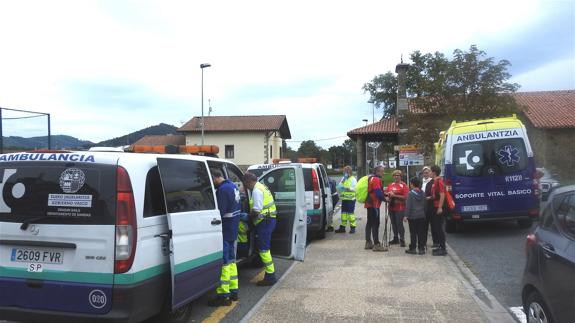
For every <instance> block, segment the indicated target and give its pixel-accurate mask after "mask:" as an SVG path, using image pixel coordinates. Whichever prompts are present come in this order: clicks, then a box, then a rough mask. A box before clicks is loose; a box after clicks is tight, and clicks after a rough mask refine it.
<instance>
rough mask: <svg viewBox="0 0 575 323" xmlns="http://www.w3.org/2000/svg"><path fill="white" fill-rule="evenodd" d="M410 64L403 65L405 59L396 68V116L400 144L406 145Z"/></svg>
mask: <svg viewBox="0 0 575 323" xmlns="http://www.w3.org/2000/svg"><path fill="white" fill-rule="evenodd" d="M408 68H409V64H405V63H403V58H402V60H401V63H399V64H397V65H396V66H395V73H397V111H396V112H395V116H396V118H397V127H398V128H399V138H398V139H399V144H400V145H405V144H407V143H406V142H404V141H403V139H404V138H403V137H404V136H402V134H405V132H407V120H406V114H407V85H406V80H407V69H408Z"/></svg>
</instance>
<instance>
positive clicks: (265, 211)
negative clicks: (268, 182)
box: [250, 182, 277, 225]
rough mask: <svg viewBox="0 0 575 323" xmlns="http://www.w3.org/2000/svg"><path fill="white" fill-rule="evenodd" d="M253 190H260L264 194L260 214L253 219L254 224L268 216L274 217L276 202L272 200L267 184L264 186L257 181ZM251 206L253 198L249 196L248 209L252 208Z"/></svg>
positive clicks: (252, 205)
mask: <svg viewBox="0 0 575 323" xmlns="http://www.w3.org/2000/svg"><path fill="white" fill-rule="evenodd" d="M254 190H260V191H261V192H262V193H263V195H264V200H263V207H262V209H261V211H260V215H259V216H258V218H257V219H256V220H255V221H254V224H255V225H257V224H258V223H260V222H262V220H263V219H265V218H266V217H268V216H269V217H270V218H275V217H276V214H277V211H276V204H275V202H274V197H273V195H272V193H271V192H270V190H269V189H268V187H267V186H265V185H264V184H262V183H260V182H257V183H256V185H255V186H254ZM253 207H254V200H253V198H250V210H251V209H253Z"/></svg>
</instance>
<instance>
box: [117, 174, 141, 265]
mask: <svg viewBox="0 0 575 323" xmlns="http://www.w3.org/2000/svg"><path fill="white" fill-rule="evenodd" d="M116 192H117V193H116V254H115V262H114V273H116V274H121V273H125V272H127V271H128V270H130V268H132V264H133V263H134V255H135V254H136V240H137V230H136V229H137V228H136V207H135V203H134V193H133V191H132V184H131V183H130V176H128V172H126V169H124V168H123V167H121V166H118V168H117V171H116Z"/></svg>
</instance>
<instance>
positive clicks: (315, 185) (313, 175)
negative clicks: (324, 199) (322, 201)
mask: <svg viewBox="0 0 575 323" xmlns="http://www.w3.org/2000/svg"><path fill="white" fill-rule="evenodd" d="M311 182H312V184H313V208H314V209H319V178H318V177H317V172H316V171H315V169H313V168H312V170H311Z"/></svg>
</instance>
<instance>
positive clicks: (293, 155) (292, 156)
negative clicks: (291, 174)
mask: <svg viewBox="0 0 575 323" xmlns="http://www.w3.org/2000/svg"><path fill="white" fill-rule="evenodd" d="M284 158H287V159H289V160H291V161H292V162H293V161H295V160H296V159H297V152H296V151H295V150H293V149H292V148H291V147H290V146H287V147H286V150H285V153H284Z"/></svg>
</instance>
